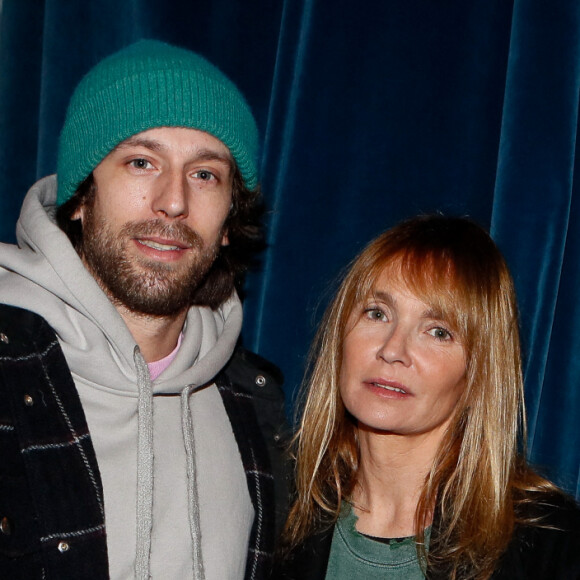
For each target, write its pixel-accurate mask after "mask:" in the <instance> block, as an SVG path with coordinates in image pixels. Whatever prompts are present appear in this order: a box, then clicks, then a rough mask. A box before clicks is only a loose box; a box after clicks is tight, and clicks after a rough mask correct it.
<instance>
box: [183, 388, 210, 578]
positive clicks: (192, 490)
mask: <svg viewBox="0 0 580 580" xmlns="http://www.w3.org/2000/svg"><path fill="white" fill-rule="evenodd" d="M193 389H194V385H190V386H188V387H185V389H183V391H181V425H182V429H183V438H184V440H185V453H186V456H187V498H188V500H189V501H188V506H189V507H188V512H189V527H190V530H191V541H192V545H193V578H194V580H205V571H204V568H203V558H202V555H201V524H200V520H199V497H198V495H197V476H196V468H195V439H194V435H193V421H192V419H191V410H190V408H189V396H190V395H191V392H192V390H193Z"/></svg>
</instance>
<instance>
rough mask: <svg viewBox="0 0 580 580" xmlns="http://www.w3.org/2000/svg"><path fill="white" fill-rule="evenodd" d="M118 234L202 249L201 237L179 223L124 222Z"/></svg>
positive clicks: (158, 220) (159, 221) (156, 221)
mask: <svg viewBox="0 0 580 580" xmlns="http://www.w3.org/2000/svg"><path fill="white" fill-rule="evenodd" d="M120 233H121V235H123V236H127V237H130V238H141V237H146V236H155V237H159V238H166V239H169V240H173V241H176V242H181V243H182V244H185V245H187V246H191V247H192V248H196V249H202V248H203V240H202V239H201V236H200V235H199V234H198V233H197V232H196V231H194V230H192V229H191V228H190V227H189V226H187V225H185V224H183V223H180V222H178V223H172V224H168V223H167V222H164V221H163V220H161V219H154V220H142V221H138V222H126V223H125V224H124V225H123V227H122V228H121V231H120Z"/></svg>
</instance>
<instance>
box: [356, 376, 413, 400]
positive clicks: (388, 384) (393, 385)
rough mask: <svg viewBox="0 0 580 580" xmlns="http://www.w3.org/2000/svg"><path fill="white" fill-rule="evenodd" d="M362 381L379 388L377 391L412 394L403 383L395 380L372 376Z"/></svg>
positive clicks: (404, 394) (401, 394)
mask: <svg viewBox="0 0 580 580" xmlns="http://www.w3.org/2000/svg"><path fill="white" fill-rule="evenodd" d="M364 383H365V384H366V385H368V386H369V387H371V388H373V389H377V390H379V392H380V391H382V392H384V394H392V395H394V396H402V397H403V396H410V395H412V393H411V392H410V391H409V389H408V388H407V387H406V386H405V385H403V384H401V383H399V382H397V381H391V380H387V379H383V378H374V377H373V378H371V379H367V380H365V381H364Z"/></svg>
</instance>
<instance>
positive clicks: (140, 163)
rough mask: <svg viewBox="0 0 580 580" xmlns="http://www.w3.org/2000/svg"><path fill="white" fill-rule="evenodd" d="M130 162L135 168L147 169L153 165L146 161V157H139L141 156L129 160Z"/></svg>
mask: <svg viewBox="0 0 580 580" xmlns="http://www.w3.org/2000/svg"><path fill="white" fill-rule="evenodd" d="M130 164H131V165H132V166H133V167H134V168H135V169H149V168H151V167H153V165H151V163H149V161H147V159H141V158H139V159H133V160H131V162H130Z"/></svg>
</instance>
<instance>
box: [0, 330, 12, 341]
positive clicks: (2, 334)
mask: <svg viewBox="0 0 580 580" xmlns="http://www.w3.org/2000/svg"><path fill="white" fill-rule="evenodd" d="M0 341H2V342H3V343H4V344H8V343H9V342H10V341H9V340H8V337H7V336H6V335H5V334H4V333H3V332H0Z"/></svg>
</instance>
